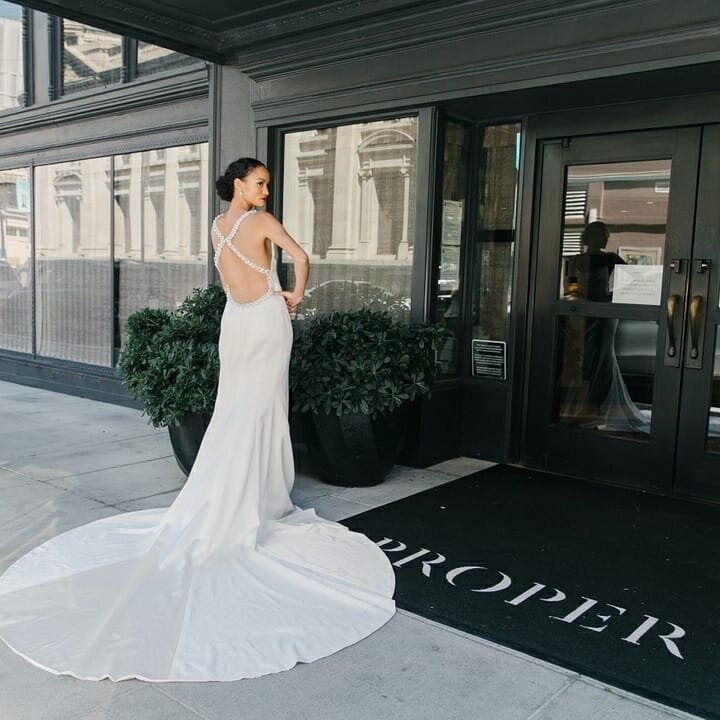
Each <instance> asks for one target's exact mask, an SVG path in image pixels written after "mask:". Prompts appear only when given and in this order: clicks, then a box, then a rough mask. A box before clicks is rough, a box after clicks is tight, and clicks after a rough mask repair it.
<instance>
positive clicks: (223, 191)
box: [215, 157, 266, 202]
mask: <svg viewBox="0 0 720 720" xmlns="http://www.w3.org/2000/svg"><path fill="white" fill-rule="evenodd" d="M259 167H262V168H264V167H266V165H265V163H263V162H260V161H259V160H256V159H255V158H249V157H244V158H238V159H237V160H235V161H234V162H231V163H230V164H229V165H228V166H227V170H225V172H224V174H222V175H221V176H220V177H219V178H218V179H217V180H216V181H215V189H216V190H217V194H218V195H219V196H220V199H221V200H226V201H227V202H230V201H231V200H232V199H233V195H234V194H235V184H234V180H235V178H237V179H238V180H244V179H245V178H246V177H247V176H248V175H249V174H250V173H251V172H252V171H253V170H254V169H255V168H259Z"/></svg>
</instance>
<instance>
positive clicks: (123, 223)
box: [113, 143, 208, 359]
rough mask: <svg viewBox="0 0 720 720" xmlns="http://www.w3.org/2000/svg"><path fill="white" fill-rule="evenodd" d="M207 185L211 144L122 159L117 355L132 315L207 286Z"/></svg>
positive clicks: (117, 211) (118, 167) (117, 203)
mask: <svg viewBox="0 0 720 720" xmlns="http://www.w3.org/2000/svg"><path fill="white" fill-rule="evenodd" d="M207 185H208V146H207V144H206V143H203V144H199V145H188V146H185V147H174V148H167V149H164V150H150V151H147V152H141V153H133V154H130V155H118V156H116V158H115V171H114V204H113V207H114V213H113V217H114V223H115V228H114V236H115V249H114V260H115V262H114V265H115V283H116V289H117V298H116V303H115V309H116V312H115V323H114V324H115V332H114V336H115V342H114V345H115V350H116V355H117V351H118V350H119V349H120V348H121V347H122V345H123V343H124V339H125V326H126V324H127V319H128V316H129V315H131V314H132V313H134V312H135V311H136V310H140V309H141V308H144V307H154V308H159V307H164V308H168V309H175V308H176V307H177V305H179V303H180V302H181V301H182V300H183V299H184V298H185V297H186V296H187V295H189V294H190V293H191V292H192V290H193V288H196V287H202V286H204V285H206V284H207V262H208V257H207V247H208V246H207V239H208V229H207V226H208V208H207V192H206V189H207ZM116 359H117V358H116Z"/></svg>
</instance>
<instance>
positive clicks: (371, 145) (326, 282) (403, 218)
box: [282, 117, 417, 319]
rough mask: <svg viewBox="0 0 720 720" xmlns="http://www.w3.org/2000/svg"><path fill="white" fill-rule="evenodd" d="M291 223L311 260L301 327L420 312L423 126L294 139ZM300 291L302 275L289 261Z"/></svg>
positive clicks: (288, 182) (394, 125)
mask: <svg viewBox="0 0 720 720" xmlns="http://www.w3.org/2000/svg"><path fill="white" fill-rule="evenodd" d="M284 139H285V156H284V168H283V170H284V175H283V178H284V183H283V197H282V201H283V223H284V225H285V227H286V228H287V229H288V231H289V232H290V233H291V234H292V235H293V237H295V239H296V240H297V241H298V242H299V243H300V244H301V245H302V246H303V247H304V248H305V250H306V251H307V253H308V254H309V255H310V258H311V264H312V270H311V279H310V282H309V284H308V288H307V291H306V298H305V301H304V302H303V304H302V306H301V309H300V310H299V311H298V318H299V319H308V318H310V317H313V316H314V315H316V314H317V313H319V312H329V311H332V310H352V309H357V308H360V307H368V308H371V309H374V310H387V311H388V312H390V313H391V314H393V315H395V316H397V317H407V316H408V315H409V312H410V280H411V268H412V254H413V239H414V234H415V228H414V220H415V204H416V203H415V171H416V163H417V147H416V145H417V143H416V140H417V118H415V117H407V118H398V119H394V120H381V121H376V122H369V123H357V124H354V125H345V126H341V127H336V128H325V129H318V130H304V131H301V132H292V133H287V134H286V135H285V138H284ZM284 261H285V268H286V270H287V272H288V274H289V275H290V277H289V279H288V282H289V283H290V285H292V282H293V280H292V265H291V264H289V263H288V258H284Z"/></svg>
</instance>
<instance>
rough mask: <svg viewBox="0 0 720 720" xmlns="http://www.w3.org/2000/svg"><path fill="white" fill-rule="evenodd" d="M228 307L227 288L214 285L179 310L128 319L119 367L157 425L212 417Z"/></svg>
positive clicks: (151, 311)
mask: <svg viewBox="0 0 720 720" xmlns="http://www.w3.org/2000/svg"><path fill="white" fill-rule="evenodd" d="M224 307H225V293H224V292H223V290H222V288H221V287H219V286H218V285H210V286H209V287H206V288H201V289H196V290H194V291H193V293H192V294H191V295H190V296H188V297H187V298H186V299H185V300H184V301H183V302H182V304H181V305H180V307H179V308H178V309H177V310H176V311H175V312H170V311H168V310H157V309H151V308H146V309H144V310H139V311H138V312H136V313H133V314H132V315H131V316H130V317H129V318H128V323H127V338H126V343H125V346H124V347H123V350H122V353H121V354H120V359H119V362H118V369H119V371H120V376H121V377H122V379H123V383H124V384H125V386H126V387H127V388H128V390H129V391H130V392H131V393H132V394H133V395H134V396H135V397H136V398H138V399H139V400H140V401H141V402H142V403H143V406H144V408H145V414H146V415H147V416H148V418H149V420H150V422H151V424H152V425H154V426H155V427H159V426H165V425H174V424H177V422H178V420H179V419H180V418H181V417H183V416H185V415H190V414H201V415H209V414H211V413H212V410H213V406H214V404H215V395H216V393H217V381H218V373H219V368H220V361H219V357H218V337H219V335H220V319H221V317H222V312H223V308H224Z"/></svg>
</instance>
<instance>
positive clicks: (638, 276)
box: [612, 265, 663, 305]
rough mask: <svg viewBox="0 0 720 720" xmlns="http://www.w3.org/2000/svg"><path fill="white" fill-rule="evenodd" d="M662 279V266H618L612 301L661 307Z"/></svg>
mask: <svg viewBox="0 0 720 720" xmlns="http://www.w3.org/2000/svg"><path fill="white" fill-rule="evenodd" d="M662 279H663V266H662V265H616V266H615V272H614V273H613V296H612V301H613V302H614V303H631V304H633V305H659V304H660V294H661V292H662Z"/></svg>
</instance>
